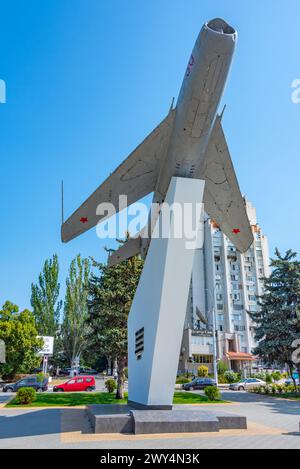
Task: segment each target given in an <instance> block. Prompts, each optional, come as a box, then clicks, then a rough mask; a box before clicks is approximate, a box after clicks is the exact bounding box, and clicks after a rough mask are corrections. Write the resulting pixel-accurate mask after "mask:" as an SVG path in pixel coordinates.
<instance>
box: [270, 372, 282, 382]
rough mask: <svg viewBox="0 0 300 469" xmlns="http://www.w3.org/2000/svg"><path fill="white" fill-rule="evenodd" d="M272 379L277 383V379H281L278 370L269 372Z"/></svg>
mask: <svg viewBox="0 0 300 469" xmlns="http://www.w3.org/2000/svg"><path fill="white" fill-rule="evenodd" d="M271 376H272V378H273V380H274V381H275V383H278V381H280V380H281V373H280V371H274V373H272V374H271Z"/></svg>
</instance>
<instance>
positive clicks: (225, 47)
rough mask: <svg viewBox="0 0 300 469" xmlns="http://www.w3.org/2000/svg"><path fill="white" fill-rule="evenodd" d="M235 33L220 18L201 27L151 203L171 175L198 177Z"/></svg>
mask: <svg viewBox="0 0 300 469" xmlns="http://www.w3.org/2000/svg"><path fill="white" fill-rule="evenodd" d="M236 42H237V32H236V31H235V30H234V29H233V28H232V27H231V26H229V25H228V24H227V23H226V22H225V21H223V20H213V21H210V22H209V23H206V24H205V25H204V27H203V28H202V30H201V32H200V34H199V36H198V39H197V41H196V44H195V46H194V49H193V52H192V55H191V58H190V60H189V63H188V67H187V71H186V73H185V77H184V81H183V84H182V87H181V91H180V94H179V98H178V103H177V107H176V116H175V121H174V128H173V132H172V136H171V140H170V145H169V149H168V152H167V155H166V158H165V160H164V162H163V163H162V167H161V171H160V176H159V178H158V182H157V186H156V191H155V194H154V202H159V203H161V202H162V201H163V200H164V198H165V195H166V192H167V189H168V187H169V184H170V180H171V178H172V177H173V176H177V177H187V178H196V177H197V178H200V179H201V163H202V161H203V159H204V155H205V151H206V148H207V145H208V142H209V138H210V135H211V131H212V128H213V124H214V121H215V118H216V115H217V110H218V107H219V103H220V100H221V98H222V94H223V91H224V88H225V84H226V80H227V77H228V73H229V69H230V65H231V62H232V58H233V54H234V50H235V46H236Z"/></svg>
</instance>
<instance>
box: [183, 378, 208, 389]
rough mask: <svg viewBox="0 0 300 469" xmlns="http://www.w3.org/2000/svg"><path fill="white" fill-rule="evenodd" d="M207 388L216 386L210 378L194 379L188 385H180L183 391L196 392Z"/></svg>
mask: <svg viewBox="0 0 300 469" xmlns="http://www.w3.org/2000/svg"><path fill="white" fill-rule="evenodd" d="M208 386H216V382H215V380H214V379H211V378H195V379H194V380H193V381H191V382H190V383H186V384H183V385H182V388H183V389H184V390H185V391H196V390H202V389H205V388H207V387H208Z"/></svg>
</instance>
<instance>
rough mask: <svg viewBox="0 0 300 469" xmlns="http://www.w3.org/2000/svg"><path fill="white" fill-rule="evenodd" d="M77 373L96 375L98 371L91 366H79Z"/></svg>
mask: <svg viewBox="0 0 300 469" xmlns="http://www.w3.org/2000/svg"><path fill="white" fill-rule="evenodd" d="M79 373H80V374H81V375H89V376H90V375H97V374H98V371H97V370H93V369H92V368H81V367H80V368H79Z"/></svg>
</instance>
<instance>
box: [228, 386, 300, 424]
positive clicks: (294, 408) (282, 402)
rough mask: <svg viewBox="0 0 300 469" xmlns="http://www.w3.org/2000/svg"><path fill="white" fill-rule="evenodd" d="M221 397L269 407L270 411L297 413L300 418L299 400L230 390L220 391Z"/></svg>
mask: <svg viewBox="0 0 300 469" xmlns="http://www.w3.org/2000/svg"><path fill="white" fill-rule="evenodd" d="M222 398H223V399H224V400H226V401H231V402H235V403H241V404H254V405H255V404H256V405H260V404H262V405H263V406H265V407H267V408H269V410H270V411H271V412H274V413H278V414H286V415H299V420H300V400H298V401H296V400H294V401H292V400H289V399H280V398H275V397H270V396H264V395H261V394H254V393H248V392H230V391H226V392H223V393H222Z"/></svg>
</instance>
